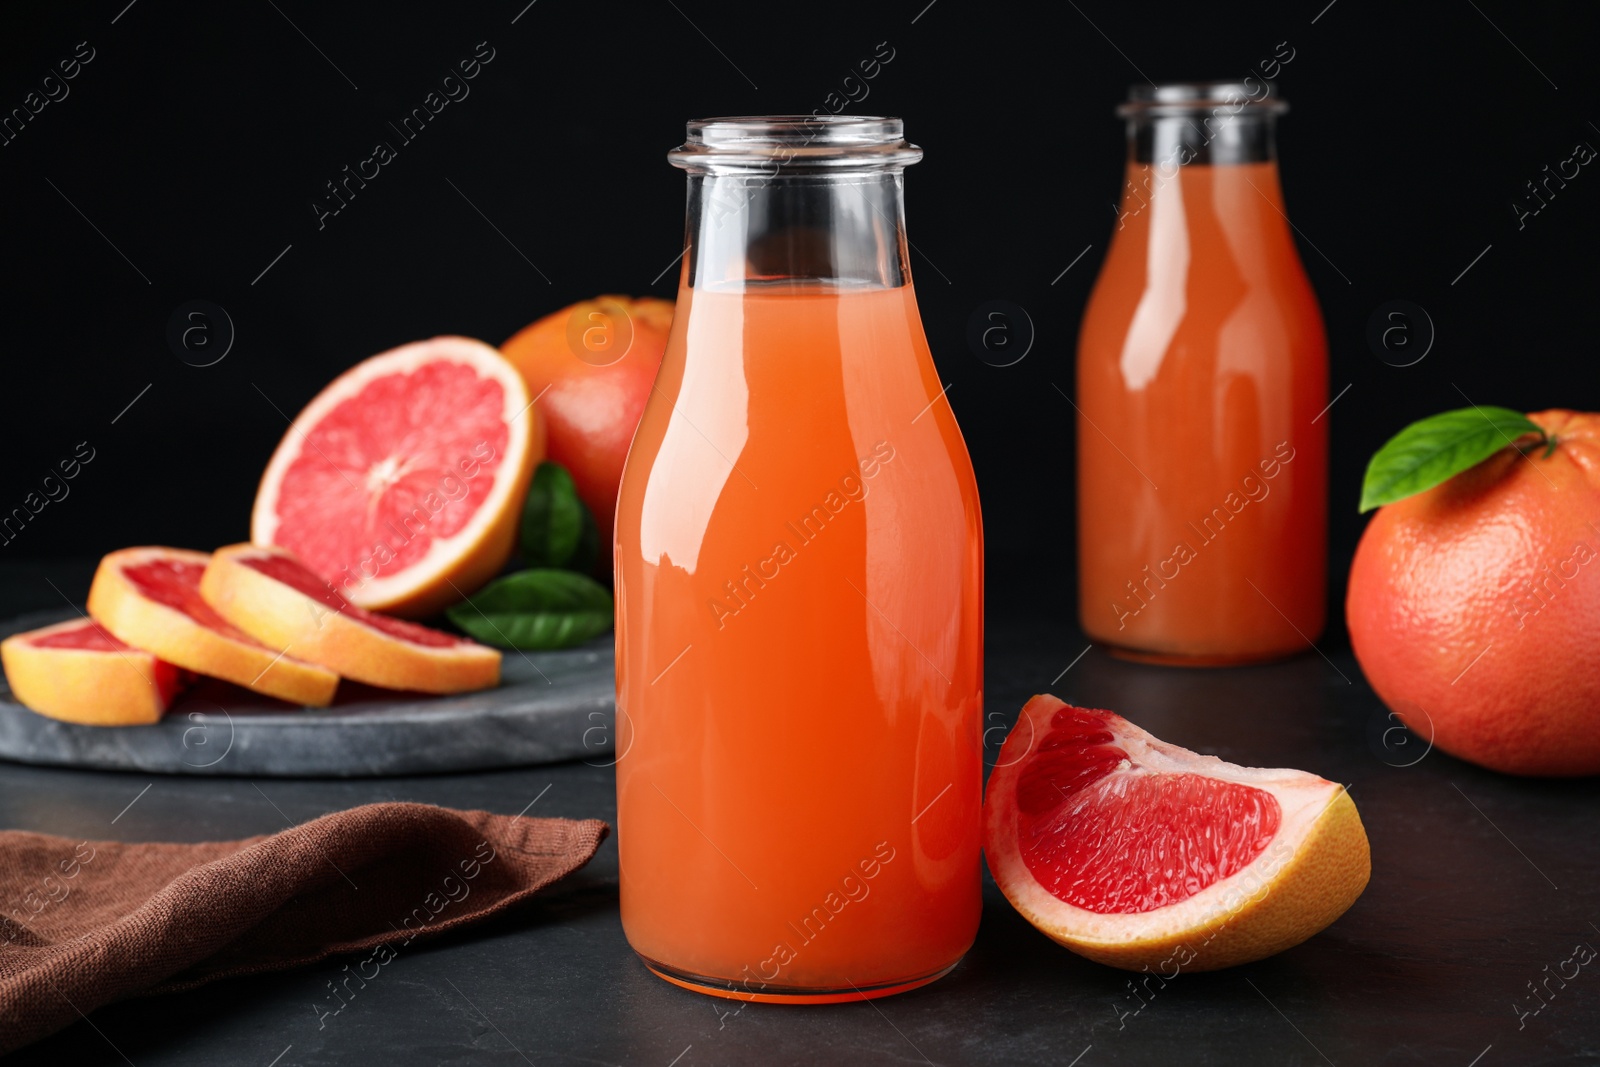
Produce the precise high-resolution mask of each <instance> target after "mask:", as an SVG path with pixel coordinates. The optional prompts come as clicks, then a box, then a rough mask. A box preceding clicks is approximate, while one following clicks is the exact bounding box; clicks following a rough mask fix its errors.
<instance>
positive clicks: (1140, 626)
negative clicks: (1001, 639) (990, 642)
mask: <svg viewBox="0 0 1600 1067" xmlns="http://www.w3.org/2000/svg"><path fill="white" fill-rule="evenodd" d="M1127 189H1128V190H1129V192H1128V194H1127V199H1126V200H1125V201H1124V204H1123V214H1122V222H1121V228H1120V229H1119V230H1118V231H1117V232H1116V234H1115V236H1114V238H1113V240H1112V243H1111V247H1110V250H1109V252H1108V253H1107V256H1106V262H1105V265H1104V267H1103V268H1102V269H1101V273H1100V278H1099V281H1098V282H1097V283H1096V286H1095V290H1094V293H1093V295H1092V297H1091V298H1090V302H1089V307H1088V310H1087V312H1086V313H1085V316H1084V320H1083V327H1082V332H1081V334H1080V337H1079V343H1078V401H1077V403H1078V405H1079V407H1080V409H1081V411H1082V416H1081V417H1080V418H1079V422H1078V529H1079V559H1080V566H1079V590H1080V607H1081V614H1082V621H1083V626H1084V629H1085V631H1086V632H1087V633H1088V634H1089V636H1091V637H1093V638H1094V639H1095V640H1097V641H1100V642H1103V643H1105V644H1109V645H1111V646H1113V647H1114V648H1120V649H1123V650H1128V651H1133V652H1136V653H1140V654H1144V655H1147V656H1149V657H1151V658H1156V659H1170V660H1174V661H1178V662H1195V663H1228V662H1244V661H1248V660H1253V659H1264V658H1270V657H1272V656H1277V655H1284V654H1287V653H1290V652H1295V651H1299V650H1301V649H1304V648H1306V647H1308V646H1309V644H1310V642H1311V641H1313V640H1315V639H1316V636H1317V635H1318V634H1319V633H1320V632H1321V630H1322V625H1323V612H1324V604H1325V601H1324V588H1325V577H1324V573H1323V568H1324V562H1323V561H1324V552H1325V547H1324V538H1325V534H1324V530H1323V524H1324V518H1325V514H1326V510H1327V504H1326V496H1327V427H1328V422H1327V419H1326V418H1319V416H1320V415H1321V414H1322V410H1323V408H1324V406H1325V405H1326V404H1327V403H1328V396H1327V343H1326V340H1325V338H1324V335H1323V329H1322V316H1321V313H1320V311H1319V310H1318V308H1317V303H1316V298H1315V296H1314V295H1313V293H1312V291H1311V286H1310V283H1309V281H1308V280H1307V279H1306V276H1305V271H1304V270H1303V269H1302V267H1301V264H1300V258H1299V255H1298V254H1297V253H1296V251H1295V246H1294V239H1293V237H1292V236H1291V234H1290V231H1289V226H1288V221H1287V218H1286V216H1285V215H1284V213H1283V204H1282V194H1281V192H1280V190H1279V185H1278V169H1277V164H1276V163H1274V162H1270V161H1266V162H1257V163H1238V164H1226V165H1222V164H1219V165H1202V164H1190V165H1185V166H1182V167H1173V168H1170V169H1168V170H1165V171H1163V170H1161V169H1159V168H1155V167H1152V166H1151V165H1150V164H1145V163H1137V162H1135V163H1130V165H1129V167H1128V186H1127Z"/></svg>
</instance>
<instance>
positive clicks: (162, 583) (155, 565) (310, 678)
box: [89, 548, 339, 707]
mask: <svg viewBox="0 0 1600 1067" xmlns="http://www.w3.org/2000/svg"><path fill="white" fill-rule="evenodd" d="M210 561H211V557H210V556H209V555H208V554H206V553H204V552H190V551H187V550H186V549H181V548H124V549H122V550H121V551H119V552H113V553H111V554H110V555H108V556H106V557H105V558H104V559H102V560H101V561H100V566H99V568H98V569H97V570H96V571H95V572H94V582H93V583H92V584H91V585H90V586H89V614H90V615H92V616H93V617H94V620H95V621H96V622H98V623H99V624H100V625H101V626H103V627H105V629H106V630H107V631H109V632H110V633H111V634H112V635H113V636H115V637H116V638H117V639H118V640H120V641H123V642H125V643H127V644H129V645H132V646H133V647H134V648H139V649H143V650H144V651H146V652H149V653H150V654H151V655H154V656H159V657H160V658H161V659H164V660H166V661H167V662H168V663H172V664H176V665H177V666H179V667H183V668H185V669H187V670H191V671H196V672H198V673H200V674H209V675H211V676H212V677H213V678H221V679H222V680H223V681H226V682H233V683H234V684H235V685H242V686H244V687H245V688H246V689H254V690H255V691H256V692H258V693H266V694H267V695H268V696H274V697H277V698H278V699H280V700H287V701H289V702H290V703H293V704H307V705H310V706H311V707H325V706H326V705H327V704H329V703H330V702H332V700H333V691H334V689H335V688H337V687H338V685H339V676H338V675H337V674H335V673H334V672H333V671H330V670H328V668H326V667H319V666H318V665H316V664H315V663H307V662H305V661H304V660H301V659H298V658H296V657H294V656H291V655H289V654H288V652H287V650H286V649H285V648H284V646H282V645H279V646H277V648H268V647H267V646H266V645H264V644H262V643H261V642H259V641H257V640H256V639H255V638H253V637H251V636H250V635H249V634H247V633H245V632H244V631H243V630H241V629H239V628H238V627H236V626H234V625H233V624H232V623H230V622H228V620H227V619H224V618H223V617H222V616H221V615H219V614H217V611H216V609H215V608H213V607H212V606H211V605H210V604H207V603H206V602H205V600H204V598H202V597H201V596H200V576H201V575H203V574H204V573H205V570H206V564H207V563H209V562H210Z"/></svg>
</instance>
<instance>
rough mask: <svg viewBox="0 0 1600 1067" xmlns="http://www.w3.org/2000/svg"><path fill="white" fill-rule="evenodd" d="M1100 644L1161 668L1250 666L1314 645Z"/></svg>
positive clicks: (1289, 656)
mask: <svg viewBox="0 0 1600 1067" xmlns="http://www.w3.org/2000/svg"><path fill="white" fill-rule="evenodd" d="M1097 644H1099V645H1100V647H1101V648H1103V649H1105V650H1106V651H1107V652H1108V653H1110V654H1111V655H1113V656H1115V657H1116V658H1117V659H1125V660H1130V661H1132V662H1134V663H1153V664H1156V665H1157V666H1161V667H1250V666H1254V665H1256V664H1259V663H1276V662H1278V661H1279V660H1286V659H1293V658H1295V657H1296V656H1301V655H1304V654H1305V653H1307V652H1309V651H1311V646H1309V645H1303V646H1301V647H1299V648H1285V649H1277V650H1274V651H1266V652H1199V653H1193V654H1185V653H1181V652H1155V651H1150V650H1148V649H1141V648H1128V647H1126V646H1123V645H1114V644H1111V643H1110V642H1107V641H1099V642H1097Z"/></svg>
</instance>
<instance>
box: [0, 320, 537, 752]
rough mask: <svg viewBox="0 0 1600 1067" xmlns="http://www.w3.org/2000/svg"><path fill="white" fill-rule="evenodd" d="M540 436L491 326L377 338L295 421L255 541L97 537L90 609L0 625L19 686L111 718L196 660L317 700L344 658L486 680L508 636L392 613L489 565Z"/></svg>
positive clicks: (32, 699) (183, 674)
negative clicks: (43, 622) (103, 543)
mask: <svg viewBox="0 0 1600 1067" xmlns="http://www.w3.org/2000/svg"><path fill="white" fill-rule="evenodd" d="M542 451H543V442H542V436H541V434H540V433H539V432H538V428H537V423H536V422H535V419H534V413H533V410H532V405H531V403H530V401H529V398H528V392H527V387H526V386H525V385H524V383H523V380H522V377H521V376H520V375H519V374H518V373H517V370H516V369H515V368H514V367H512V366H511V364H509V363H508V362H506V360H505V359H504V358H503V357H502V356H501V355H500V354H499V353H498V352H496V351H495V350H494V349H492V348H490V347H489V346H488V345H485V344H482V343H481V342H478V341H472V340H468V339H466V338H460V337H438V338H434V339H433V340H431V341H421V342H418V343H416V344H411V345H406V346H404V347H401V348H397V349H395V350H393V351H391V352H386V353H384V354H382V355H378V356H373V357H372V358H371V359H368V360H365V361H364V362H362V363H359V364H357V365H356V366H355V367H353V368H351V369H350V370H349V371H347V372H345V373H344V374H343V375H341V376H339V377H338V378H337V379H335V380H334V381H333V382H332V383H331V384H330V385H329V386H328V387H327V388H326V389H324V390H323V391H322V392H321V393H320V394H319V395H318V396H317V397H316V398H315V399H313V400H312V401H311V403H310V404H309V405H308V406H307V407H306V409H305V410H304V411H303V412H301V414H300V416H299V417H298V418H296V419H295V420H294V422H293V424H292V425H291V426H290V428H289V432H288V433H287V434H286V435H285V436H284V438H283V441H282V442H281V443H280V444H279V446H278V448H277V451H276V452H275V453H274V454H273V457H272V460H271V462H270V463H269V464H268V466H267V470H266V474H265V475H264V476H263V478H262V481H261V487H260V489H259V490H258V493H257V497H256V505H255V511H254V514H253V516H252V520H251V534H252V536H253V538H254V540H255V544H242V545H231V546H228V547H226V548H223V549H220V550H218V551H217V552H216V553H210V554H208V553H204V552H193V551H188V550H185V549H177V548H160V547H145V548H127V549H123V550H121V551H118V552H113V553H111V554H110V555H108V556H106V557H105V558H104V559H103V560H101V562H100V567H99V569H98V570H97V571H96V573H95V577H94V582H93V585H92V587H91V588H90V590H89V601H88V617H86V618H83V619H78V620H73V621H69V622H65V623H60V624H58V625H55V626H47V627H45V628H43V629H40V630H33V631H30V632H28V633H22V634H17V635H15V636H13V637H10V638H8V639H6V640H5V641H4V642H3V643H0V659H3V661H4V665H5V672H6V678H7V680H8V681H9V683H10V685H11V691H12V694H13V695H14V696H15V697H16V698H17V699H18V700H19V701H20V702H21V703H23V704H24V705H26V706H27V707H29V708H32V709H33V710H34V711H37V712H40V713H41V714H44V715H48V716H51V717H54V718H58V719H63V720H66V721H68V722H76V723H85V724H92V725H117V724H135V723H149V722H154V721H156V720H157V719H159V718H160V717H161V715H162V713H163V712H164V711H165V710H166V708H167V707H168V706H169V705H170V703H171V701H172V699H173V698H174V696H175V695H176V693H177V692H178V691H179V690H180V689H181V687H182V685H183V684H184V682H185V681H186V680H187V679H188V678H189V677H190V676H191V675H197V674H198V675H208V676H211V677H214V678H220V679H223V680H224V681H228V682H232V683H234V684H235V685H240V686H244V687H245V688H247V689H251V690H254V691H255V692H258V693H262V694H265V695H267V696H271V697H275V698H277V699H279V700H283V701H287V702H289V703H291V704H298V705H304V706H309V707H323V706H326V705H328V704H329V703H331V702H332V701H333V698H334V693H335V691H336V689H337V687H338V685H339V679H340V678H351V679H355V680H357V681H360V682H364V683H366V684H369V685H375V686H382V687H386V688H391V689H402V690H410V691H414V692H423V693H456V692H463V691H467V690H472V689H483V688H487V687H489V686H493V685H496V684H498V682H499V678H500V653H498V652H496V651H494V650H493V649H490V648H486V647H484V646H483V645H479V644H477V643H475V642H473V641H470V640H467V639H465V638H462V637H457V636H454V635H452V634H447V633H443V632H441V631H438V630H433V629H429V628H428V627H426V626H422V625H419V624H417V623H415V622H408V621H404V620H403V619H401V618H395V617H392V616H406V617H409V618H418V617H424V616H427V615H430V614H433V613H436V612H437V611H439V609H441V608H443V607H444V606H446V605H448V604H451V603H454V602H455V601H458V600H460V599H462V598H464V597H465V596H467V595H468V594H470V593H472V592H474V591H475V590H476V589H477V588H478V587H479V586H480V585H482V584H483V583H484V582H485V581H486V580H487V579H489V578H490V577H492V576H493V575H494V574H495V573H496V572H497V571H498V570H499V569H500V568H501V566H502V565H503V564H504V563H505V561H506V559H507V558H508V557H509V555H510V553H511V550H512V547H513V543H514V540H515V537H516V523H517V515H518V511H519V507H520V505H521V502H522V498H523V496H524V495H525V494H526V492H527V487H528V481H529V479H530V478H531V477H532V474H533V468H534V467H535V465H536V464H537V463H538V460H539V458H540V456H541V454H542ZM380 610H381V611H386V612H389V613H390V614H378V611H380Z"/></svg>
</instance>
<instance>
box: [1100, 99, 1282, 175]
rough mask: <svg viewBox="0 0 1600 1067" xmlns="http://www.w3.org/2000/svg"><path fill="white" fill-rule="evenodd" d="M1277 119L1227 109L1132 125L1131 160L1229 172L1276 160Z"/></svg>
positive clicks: (1141, 118) (1139, 118)
mask: <svg viewBox="0 0 1600 1067" xmlns="http://www.w3.org/2000/svg"><path fill="white" fill-rule="evenodd" d="M1275 126H1276V123H1275V116H1274V115H1273V114H1272V113H1270V112H1259V111H1252V110H1250V109H1247V108H1241V109H1240V110H1239V111H1238V112H1230V110H1229V108H1228V107H1226V106H1222V107H1217V108H1213V109H1208V110H1196V111H1193V112H1189V113H1184V114H1166V115H1150V114H1142V115H1135V116H1132V117H1130V118H1129V119H1128V160H1129V162H1132V163H1148V164H1152V165H1155V166H1157V167H1161V168H1165V169H1168V170H1172V169H1176V168H1178V167H1187V166H1191V165H1195V164H1198V165H1201V166H1230V165H1236V164H1240V163H1270V162H1274V161H1275V160H1276V159H1277V155H1278V150H1277V140H1276V129H1275Z"/></svg>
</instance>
